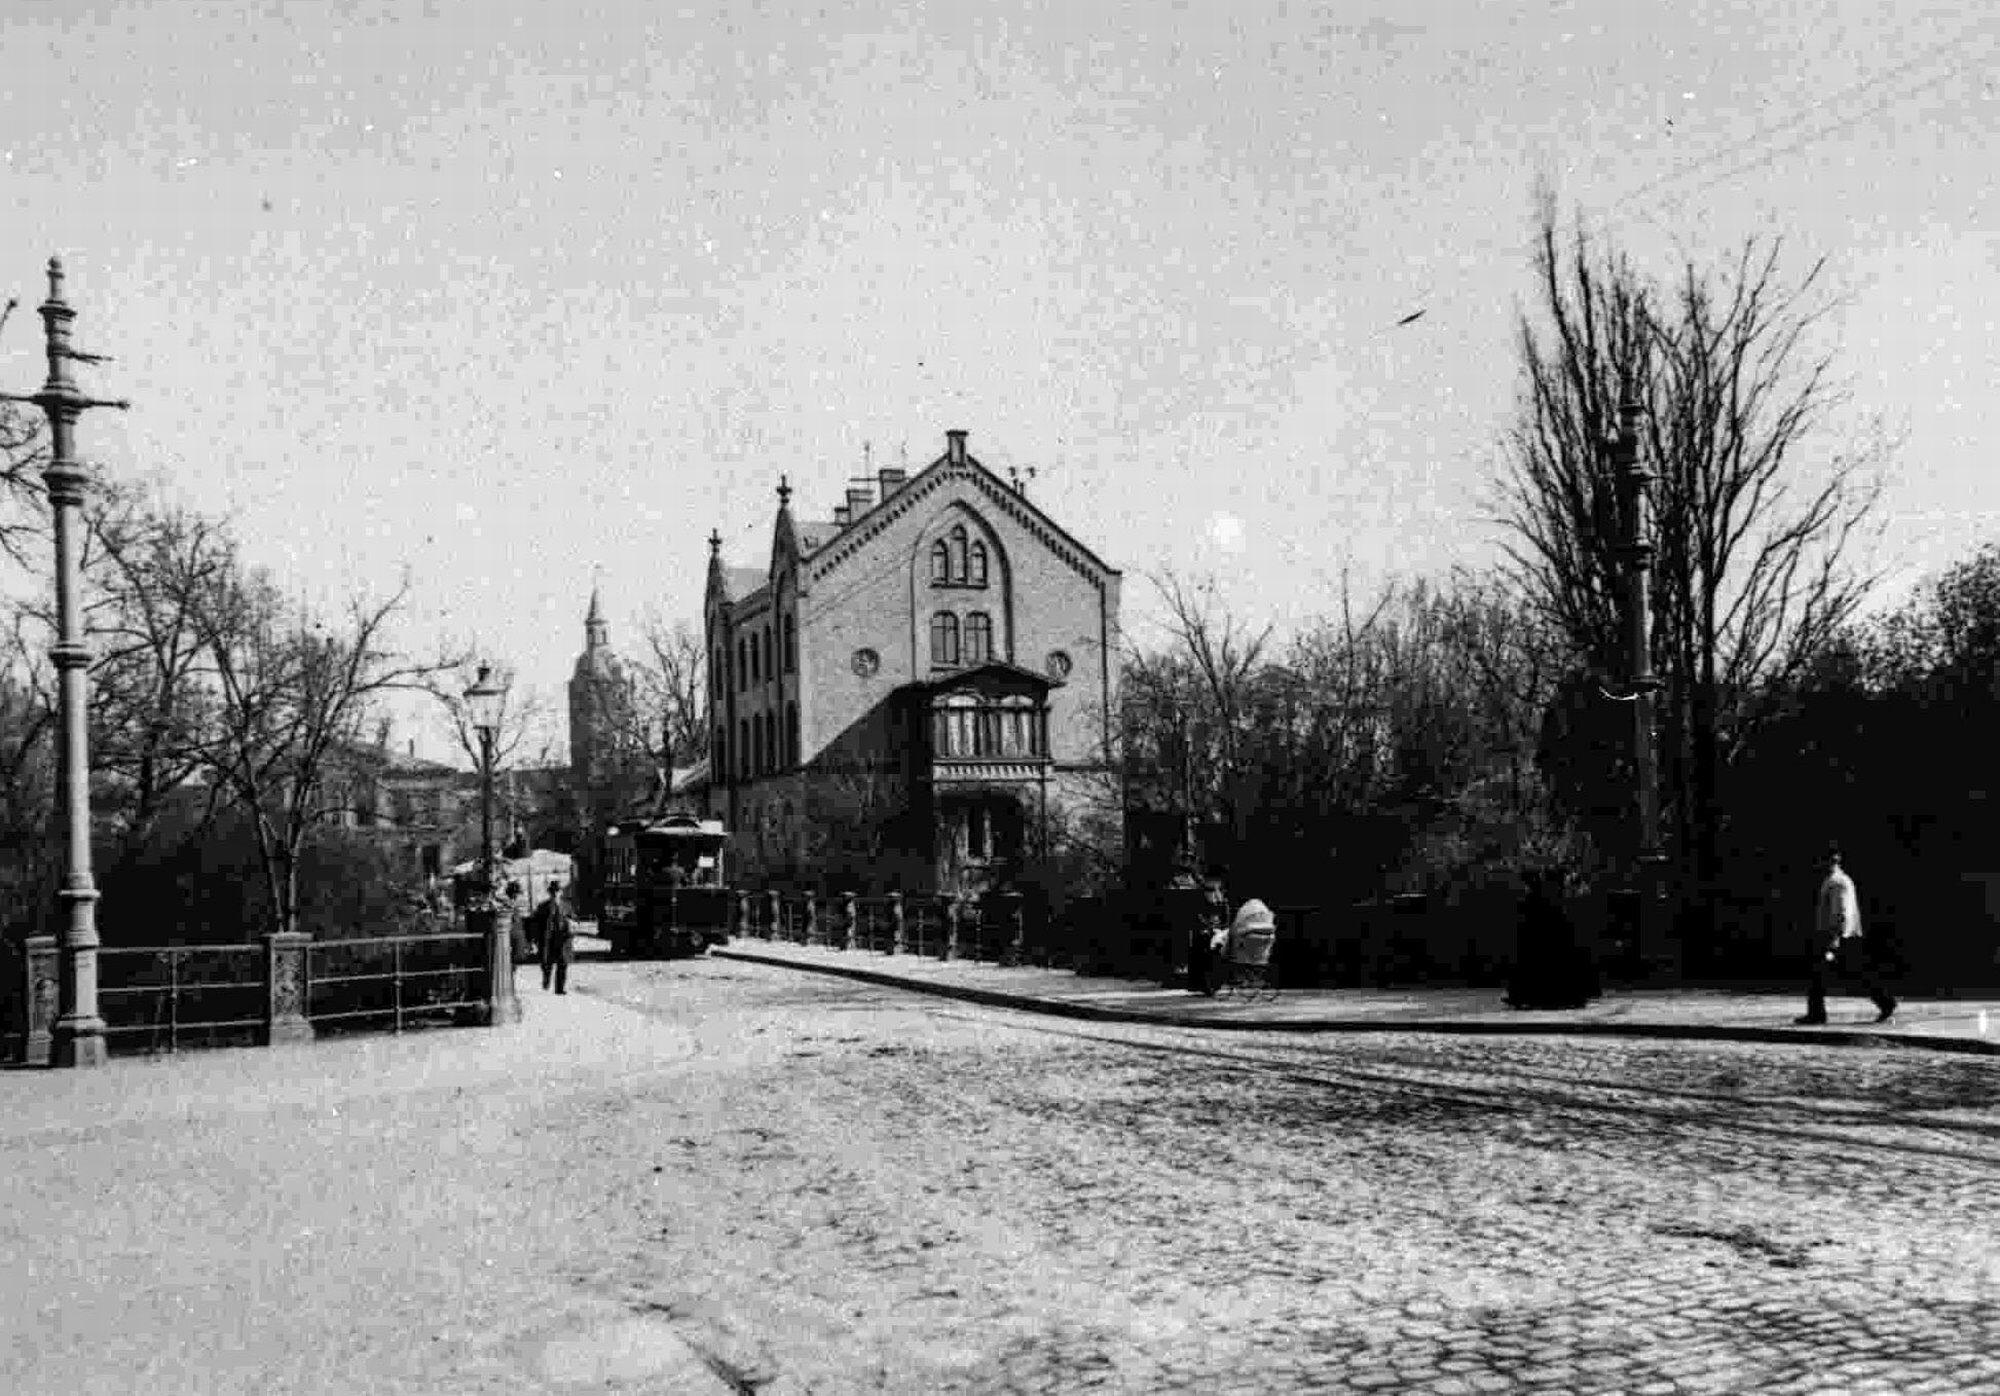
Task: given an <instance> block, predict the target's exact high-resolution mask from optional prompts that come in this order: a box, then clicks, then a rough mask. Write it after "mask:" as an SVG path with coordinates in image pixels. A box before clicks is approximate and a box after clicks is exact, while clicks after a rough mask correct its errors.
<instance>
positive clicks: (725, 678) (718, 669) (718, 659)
mask: <svg viewBox="0 0 2000 1396" xmlns="http://www.w3.org/2000/svg"><path fill="white" fill-rule="evenodd" d="M708 679H709V683H710V684H712V685H713V686H714V688H715V696H716V697H718V698H720V697H721V696H722V691H723V688H724V687H725V686H726V685H727V684H728V682H729V661H728V659H727V658H726V657H725V656H724V655H723V652H722V646H721V645H717V646H716V647H715V657H714V659H713V660H712V661H711V662H710V664H709V666H708Z"/></svg>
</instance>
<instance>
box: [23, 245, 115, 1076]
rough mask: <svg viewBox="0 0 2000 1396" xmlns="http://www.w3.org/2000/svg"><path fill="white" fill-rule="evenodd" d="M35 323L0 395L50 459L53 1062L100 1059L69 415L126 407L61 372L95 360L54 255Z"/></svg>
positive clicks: (77, 514) (79, 487) (86, 661)
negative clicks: (40, 349)
mask: <svg viewBox="0 0 2000 1396" xmlns="http://www.w3.org/2000/svg"><path fill="white" fill-rule="evenodd" d="M41 316H42V325H43V327H44V332H45V335H46V338H47V340H48V357H49V376H48V381H47V382H45V383H44V384H43V385H42V390H41V391H40V392H39V393H36V394H34V395H33V396H31V397H24V396H17V395H14V394H11V393H9V394H0V396H4V397H5V398H6V399H7V400H8V401H10V402H32V403H34V404H35V405H36V406H37V407H39V408H41V409H42V412H43V413H44V415H46V416H47V417H48V419H49V463H48V464H47V465H46V466H44V467H43V468H42V480H43V482H44V483H45V484H46V485H47V486H48V491H49V512H50V514H51V515H52V516H53V518H54V521H55V533H56V643H55V645H54V647H53V648H52V649H50V651H49V658H50V659H51V660H53V661H54V663H55V666H56V670H57V672H58V674H59V675H60V689H59V712H58V716H59V730H60V732H61V742H62V752H61V757H60V759H59V760H58V762H57V783H56V807H57V809H58V810H59V811H61V813H62V817H63V831H64V844H65V854H66V856H65V860H64V870H63V882H62V886H61V887H60V888H59V889H58V890H57V892H56V901H57V904H58V906H59V907H60V908H61V910H62V913H63V916H62V920H63V932H62V941H61V946H60V949H59V951H58V956H59V959H58V963H59V965H60V971H59V979H58V985H59V987H58V990H57V993H58V997H57V1016H56V1021H55V1028H54V1031H53V1032H52V1033H51V1035H50V1036H51V1047H52V1057H53V1061H54V1063H55V1065H57V1066H102V1065H104V1062H105V1055H106V1051H105V1040H104V1018H103V1016H102V1015H101V1014H100V1013H99V1012H98V1008H97V949H98V939H97V884H96V883H95V882H94V881H93V880H92V878H91V873H90V745H89V744H90V732H89V727H88V725H87V724H88V718H89V690H88V684H89V676H88V674H87V673H86V672H85V671H86V670H87V669H88V668H89V666H90V650H89V648H88V646H86V645H85V644H84V642H83V601H82V597H81V594H80V593H81V590H82V569H81V565H80V561H79V550H78V531H79V529H80V528H81V526H82V522H83V520H82V512H83V487H84V483H85V482H86V481H87V480H88V478H89V476H88V474H87V473H86V472H85V471H84V469H83V467H82V466H81V465H80V464H78V462H77V459H76V452H75V429H76V421H77V418H78V417H81V416H82V415H83V414H84V412H85V411H86V410H87V409H89V408H92V407H117V408H121V409H122V408H125V407H129V406H130V405H131V404H129V403H125V402H109V401H104V400H101V399H98V398H92V397H86V396H84V394H83V393H82V392H81V391H80V390H79V389H78V388H77V386H76V380H75V379H74V378H72V377H71V376H70V368H69V366H70V362H71V361H72V360H79V361H81V362H83V363H93V364H94V363H102V362H104V360H103V359H102V358H100V357H98V356H97V355H94V354H85V353H82V352H81V351H79V350H77V349H74V348H72V347H71V346H70V342H69V325H70V321H72V320H74V319H75V318H76V312H75V311H74V310H72V309H70V307H69V303H68V302H66V301H65V300H64V299H63V269H62V262H61V261H60V260H59V259H58V258H55V257H51V258H49V298H48V300H46V301H44V302H43V303H42V307H41Z"/></svg>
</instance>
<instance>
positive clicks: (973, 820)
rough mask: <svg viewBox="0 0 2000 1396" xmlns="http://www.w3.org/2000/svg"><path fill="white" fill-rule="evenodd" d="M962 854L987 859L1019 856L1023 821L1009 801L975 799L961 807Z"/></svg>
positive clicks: (981, 859) (1015, 807)
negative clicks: (963, 835)
mask: <svg viewBox="0 0 2000 1396" xmlns="http://www.w3.org/2000/svg"><path fill="white" fill-rule="evenodd" d="M961 823H962V826H963V828H964V830H965V856H966V857H967V858H968V859H971V860H972V861H974V862H982V863H983V862H988V861H991V860H995V859H1007V858H1014V857H1017V856H1019V854H1020V852H1021V846H1022V835H1023V833H1024V832H1025V830H1026V827H1027V823H1026V821H1025V820H1024V819H1023V818H1022V816H1021V807H1020V806H1019V805H1018V804H1016V803H1015V802H1014V801H1012V800H1005V799H994V800H976V801H973V802H971V803H969V804H967V805H965V806H963V813H962V815H961Z"/></svg>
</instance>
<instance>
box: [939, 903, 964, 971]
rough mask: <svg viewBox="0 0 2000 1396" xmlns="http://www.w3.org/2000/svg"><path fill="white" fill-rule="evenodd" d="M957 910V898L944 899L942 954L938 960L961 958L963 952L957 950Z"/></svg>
mask: <svg viewBox="0 0 2000 1396" xmlns="http://www.w3.org/2000/svg"><path fill="white" fill-rule="evenodd" d="M958 908H959V900H958V898H957V897H955V896H954V897H950V898H947V899H946V901H945V904H944V954H943V955H941V956H939V958H940V959H945V960H956V959H960V958H963V955H964V951H963V950H961V949H960V948H959V940H958V923H959V911H958Z"/></svg>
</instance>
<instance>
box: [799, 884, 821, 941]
mask: <svg viewBox="0 0 2000 1396" xmlns="http://www.w3.org/2000/svg"><path fill="white" fill-rule="evenodd" d="M805 904H806V905H805V916H804V917H803V919H801V921H800V923H799V941H800V943H801V944H804V945H812V944H814V943H815V942H817V941H818V939H819V898H817V897H815V896H814V895H813V894H812V893H810V892H808V893H806V895H805Z"/></svg>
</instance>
